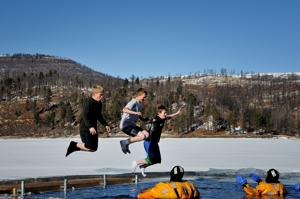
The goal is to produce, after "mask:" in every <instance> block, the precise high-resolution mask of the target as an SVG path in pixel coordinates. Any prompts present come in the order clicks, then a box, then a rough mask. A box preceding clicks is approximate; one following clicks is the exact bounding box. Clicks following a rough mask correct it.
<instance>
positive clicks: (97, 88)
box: [92, 85, 103, 95]
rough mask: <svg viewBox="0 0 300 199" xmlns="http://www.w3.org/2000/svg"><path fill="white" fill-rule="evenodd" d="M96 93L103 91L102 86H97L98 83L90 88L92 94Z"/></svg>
mask: <svg viewBox="0 0 300 199" xmlns="http://www.w3.org/2000/svg"><path fill="white" fill-rule="evenodd" d="M96 93H103V88H102V86H99V85H95V86H93V88H92V95H94V94H96Z"/></svg>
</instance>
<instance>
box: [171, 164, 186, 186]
mask: <svg viewBox="0 0 300 199" xmlns="http://www.w3.org/2000/svg"><path fill="white" fill-rule="evenodd" d="M183 175H184V169H183V168H182V167H181V166H175V167H173V169H172V170H171V172H170V176H171V181H173V182H180V181H182V178H183Z"/></svg>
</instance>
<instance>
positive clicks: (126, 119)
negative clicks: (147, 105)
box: [120, 98, 142, 130]
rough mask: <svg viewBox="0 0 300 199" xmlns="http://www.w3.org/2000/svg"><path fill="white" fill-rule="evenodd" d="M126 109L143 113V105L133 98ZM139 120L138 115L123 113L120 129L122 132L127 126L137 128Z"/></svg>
mask: <svg viewBox="0 0 300 199" xmlns="http://www.w3.org/2000/svg"><path fill="white" fill-rule="evenodd" d="M125 107H126V108H128V109H130V110H132V111H135V112H141V109H142V104H141V103H140V102H139V101H137V100H136V99H135V98H133V99H132V100H131V101H130V102H128V103H127V105H126V106H125ZM138 119H139V116H138V115H134V114H128V113H123V114H122V119H121V122H120V129H121V130H122V129H123V128H124V127H126V126H136V122H137V121H138Z"/></svg>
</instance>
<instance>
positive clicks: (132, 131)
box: [122, 126, 144, 137]
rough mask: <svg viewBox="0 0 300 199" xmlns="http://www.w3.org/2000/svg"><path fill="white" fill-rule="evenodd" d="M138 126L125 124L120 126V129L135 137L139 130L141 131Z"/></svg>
mask: <svg viewBox="0 0 300 199" xmlns="http://www.w3.org/2000/svg"><path fill="white" fill-rule="evenodd" d="M143 130H144V129H142V128H141V127H139V126H125V127H124V128H122V131H123V132H124V133H126V134H127V135H130V136H132V137H135V136H136V135H137V134H138V133H139V132H140V131H143Z"/></svg>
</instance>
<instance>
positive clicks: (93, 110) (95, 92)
mask: <svg viewBox="0 0 300 199" xmlns="http://www.w3.org/2000/svg"><path fill="white" fill-rule="evenodd" d="M102 97H103V88H102V87H101V86H99V85H95V86H93V88H92V97H89V98H88V99H87V100H86V102H85V103H84V106H83V111H82V118H81V119H80V124H79V131H80V137H81V141H82V142H80V143H79V142H78V143H77V142H74V141H71V142H70V145H69V147H68V150H67V153H66V157H67V156H68V155H70V154H71V153H73V152H74V151H80V150H82V151H89V152H95V151H97V149H98V131H97V121H99V122H100V123H101V124H102V125H104V126H105V128H106V131H107V132H110V127H109V126H108V124H107V122H106V121H105V120H104V118H103V116H102V114H101V111H102V102H101V99H102Z"/></svg>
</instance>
